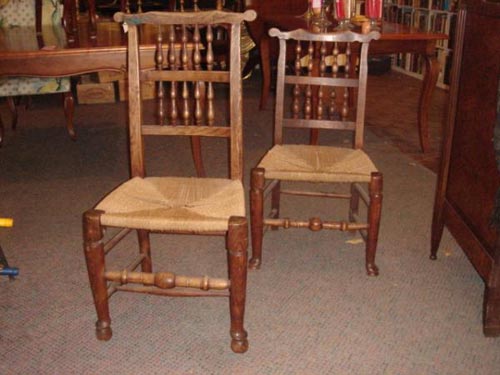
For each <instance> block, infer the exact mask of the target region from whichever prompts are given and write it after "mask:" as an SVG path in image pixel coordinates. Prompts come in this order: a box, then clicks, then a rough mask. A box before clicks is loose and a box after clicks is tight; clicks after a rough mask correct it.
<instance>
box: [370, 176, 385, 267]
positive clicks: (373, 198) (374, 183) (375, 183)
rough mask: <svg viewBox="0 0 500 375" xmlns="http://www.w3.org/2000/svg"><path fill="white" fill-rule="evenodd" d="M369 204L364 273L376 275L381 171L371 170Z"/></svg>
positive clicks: (380, 204)
mask: <svg viewBox="0 0 500 375" xmlns="http://www.w3.org/2000/svg"><path fill="white" fill-rule="evenodd" d="M369 195H370V205H369V207H368V231H367V238H366V273H367V274H368V276H377V275H378V267H377V266H376V265H375V253H376V251H377V242H378V231H379V227H380V216H381V213H382V173H380V172H373V173H372V174H371V180H370V184H369Z"/></svg>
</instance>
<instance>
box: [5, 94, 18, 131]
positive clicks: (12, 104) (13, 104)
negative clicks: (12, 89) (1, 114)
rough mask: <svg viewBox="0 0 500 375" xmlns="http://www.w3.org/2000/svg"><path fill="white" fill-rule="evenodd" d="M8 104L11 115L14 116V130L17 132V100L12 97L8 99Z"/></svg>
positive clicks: (12, 125)
mask: <svg viewBox="0 0 500 375" xmlns="http://www.w3.org/2000/svg"><path fill="white" fill-rule="evenodd" d="M7 104H8V106H9V110H10V113H11V114H12V124H11V127H12V130H16V128H17V117H18V116H17V105H16V99H14V98H13V97H12V96H9V97H7Z"/></svg>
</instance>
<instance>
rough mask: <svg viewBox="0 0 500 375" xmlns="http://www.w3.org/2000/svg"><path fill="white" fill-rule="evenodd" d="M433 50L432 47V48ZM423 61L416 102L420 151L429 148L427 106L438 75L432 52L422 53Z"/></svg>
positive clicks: (435, 60) (437, 65) (436, 61)
mask: <svg viewBox="0 0 500 375" xmlns="http://www.w3.org/2000/svg"><path fill="white" fill-rule="evenodd" d="M433 51H434V49H433ZM422 57H423V58H424V61H425V73H424V77H423V85H422V91H421V93H420V99H419V102H418V119H417V121H418V134H419V137H420V147H421V148H422V152H426V151H428V150H429V119H428V117H429V107H430V103H431V99H432V94H433V93H434V88H435V87H436V82H437V79H438V75H439V62H438V60H437V57H436V55H435V54H434V53H432V54H426V55H422Z"/></svg>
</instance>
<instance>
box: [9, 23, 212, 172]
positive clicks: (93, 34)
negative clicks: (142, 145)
mask: <svg viewBox="0 0 500 375" xmlns="http://www.w3.org/2000/svg"><path fill="white" fill-rule="evenodd" d="M69 31H70V33H71V35H72V36H73V37H72V38H71V39H70V40H68V39H69V38H68V35H69V33H66V30H65V29H64V28H63V27H61V28H59V29H54V28H53V27H48V28H47V27H46V28H42V35H41V37H40V35H37V33H36V31H35V28H34V27H31V28H30V27H15V28H7V29H2V28H0V77H1V76H41V77H64V76H75V75H80V74H85V73H92V72H99V71H121V72H125V71H126V64H127V60H126V56H127V46H126V43H127V38H126V35H125V33H124V31H123V30H122V25H120V24H118V23H115V22H113V21H104V20H102V21H99V22H98V23H97V24H96V25H95V29H94V26H93V25H92V24H91V23H89V22H88V20H86V19H85V20H81V21H80V22H79V23H78V25H77V28H75V29H71V30H69ZM156 36H157V30H156V28H154V27H152V26H151V25H143V26H142V27H141V35H140V38H141V65H142V67H144V68H154V65H155V59H154V56H155V42H156ZM164 40H167V39H166V38H165V39H164ZM191 140H192V147H193V159H194V162H195V167H196V171H197V173H198V175H199V176H204V174H205V173H204V169H203V163H202V158H201V148H200V145H199V140H198V137H191Z"/></svg>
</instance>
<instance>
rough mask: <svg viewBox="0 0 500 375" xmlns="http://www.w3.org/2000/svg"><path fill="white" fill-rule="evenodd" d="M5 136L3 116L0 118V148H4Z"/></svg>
mask: <svg viewBox="0 0 500 375" xmlns="http://www.w3.org/2000/svg"><path fill="white" fill-rule="evenodd" d="M3 135H4V127H3V121H2V116H0V146H2V143H3Z"/></svg>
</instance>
